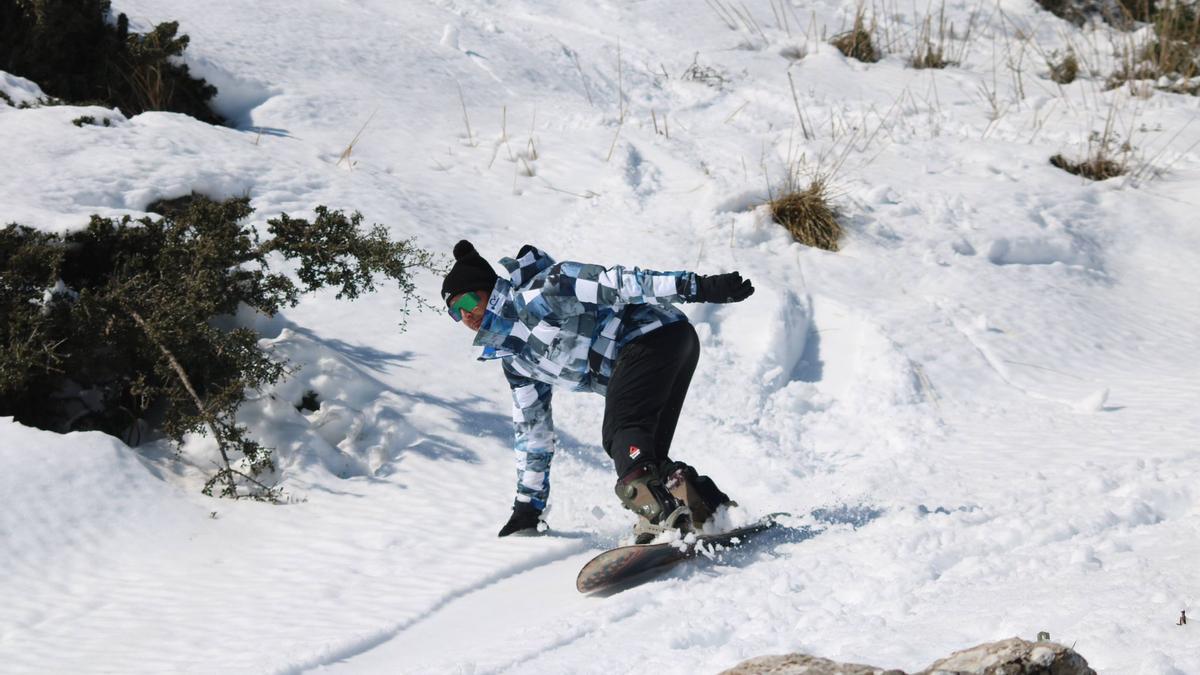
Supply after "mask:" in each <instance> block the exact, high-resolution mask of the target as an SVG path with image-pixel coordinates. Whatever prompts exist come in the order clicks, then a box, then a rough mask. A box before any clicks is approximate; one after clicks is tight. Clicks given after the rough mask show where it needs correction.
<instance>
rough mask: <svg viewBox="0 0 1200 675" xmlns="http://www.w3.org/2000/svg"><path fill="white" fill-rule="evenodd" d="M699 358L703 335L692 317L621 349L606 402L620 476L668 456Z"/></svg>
mask: <svg viewBox="0 0 1200 675" xmlns="http://www.w3.org/2000/svg"><path fill="white" fill-rule="evenodd" d="M699 359H700V338H698V337H696V329H695V328H693V327H692V324H690V323H688V322H687V321H679V322H677V323H672V324H668V325H666V326H663V327H662V328H659V329H657V330H654V331H651V332H649V333H647V334H645V335H643V336H641V337H639V338H637V339H636V340H634V341H633V342H630V343H629V344H627V345H625V346H624V347H623V348H622V349H621V352H620V353H619V354H617V363H616V365H615V366H614V367H613V374H612V378H611V379H610V380H609V383H608V393H607V394H606V395H605V401H604V427H603V440H604V451H605V452H607V453H608V456H609V457H612V458H613V461H614V462H615V463H616V469H617V477H618V478H619V477H621V476H624V475H625V474H627V473H629V472H630V471H631V470H633V469H635V468H637V467H640V466H642V465H644V464H648V463H649V464H655V465H657V464H659V463H661V462H663V461H665V460H666V459H667V453H668V451H670V449H671V438H672V437H673V436H674V435H675V425H676V423H677V422H679V411H680V410H682V409H683V399H684V397H686V396H687V390H688V385H689V384H691V381H692V373H693V372H695V370H696V362H697V361H698V360H699Z"/></svg>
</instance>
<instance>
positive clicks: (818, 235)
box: [769, 177, 842, 251]
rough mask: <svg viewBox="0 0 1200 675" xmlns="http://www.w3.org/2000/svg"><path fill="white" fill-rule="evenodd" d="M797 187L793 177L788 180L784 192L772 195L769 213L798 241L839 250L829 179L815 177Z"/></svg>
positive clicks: (837, 227) (840, 231) (837, 226)
mask: <svg viewBox="0 0 1200 675" xmlns="http://www.w3.org/2000/svg"><path fill="white" fill-rule="evenodd" d="M798 187H799V185H798V184H797V183H796V181H794V180H789V181H788V185H787V187H785V189H784V192H783V193H782V194H780V195H778V196H776V197H774V198H772V199H771V201H770V202H769V204H770V207H771V216H772V217H773V218H774V219H775V222H777V223H779V224H780V225H782V226H783V227H784V228H786V229H787V231H788V232H790V233H791V235H792V238H793V239H795V240H796V241H798V242H800V243H801V244H804V245H805V246H812V247H814V248H821V249H825V250H826V251H836V250H838V240H840V239H841V237H842V226H841V225H840V224H838V221H837V217H836V215H835V213H834V211H833V207H831V206H830V204H829V200H830V196H829V184H828V182H827V181H826V180H825V179H824V178H821V177H817V178H813V179H812V181H811V182H810V183H809V184H808V187H806V188H804V189H797V188H798Z"/></svg>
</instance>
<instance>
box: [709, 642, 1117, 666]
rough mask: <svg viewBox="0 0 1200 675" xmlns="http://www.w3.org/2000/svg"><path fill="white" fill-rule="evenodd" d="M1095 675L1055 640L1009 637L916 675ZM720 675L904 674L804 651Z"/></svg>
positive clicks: (966, 651) (763, 658)
mask: <svg viewBox="0 0 1200 675" xmlns="http://www.w3.org/2000/svg"><path fill="white" fill-rule="evenodd" d="M967 673H969V674H970V675H1095V673H1096V671H1094V670H1092V669H1091V668H1089V667H1088V664H1087V660H1086V659H1084V658H1083V657H1082V656H1080V655H1079V654H1077V653H1076V652H1075V651H1074V650H1072V649H1070V648H1069V647H1064V646H1062V645H1060V644H1058V643H1056V642H1028V641H1026V640H1022V639H1020V638H1009V639H1007V640H1001V641H1000V642H989V643H986V644H982V645H978V646H976V647H972V648H970V649H964V650H963V651H960V652H955V653H953V654H951V655H950V656H948V657H946V658H944V659H941V660H939V661H937V662H935V663H934V664H933V665H931V666H929V667H928V668H926V669H925V670H922V671H921V672H920V673H916V675H958V674H963V675H965V674H967ZM721 675H904V671H902V670H886V669H883V668H876V667H874V666H864V665H861V664H857V663H838V662H837V661H831V660H829V659H823V658H820V657H816V656H808V655H807V654H787V655H784V656H760V657H757V658H753V659H750V660H749V661H743V662H742V663H739V664H738V665H736V666H734V667H733V668H730V669H729V670H726V671H724V672H723V673H722V674H721Z"/></svg>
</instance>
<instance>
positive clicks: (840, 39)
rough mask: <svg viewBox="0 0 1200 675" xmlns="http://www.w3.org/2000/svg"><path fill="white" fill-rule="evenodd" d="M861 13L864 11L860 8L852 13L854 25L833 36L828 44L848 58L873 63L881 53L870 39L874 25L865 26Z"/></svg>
mask: <svg viewBox="0 0 1200 675" xmlns="http://www.w3.org/2000/svg"><path fill="white" fill-rule="evenodd" d="M863 14H864V12H863V10H862V9H861V8H860V9H859V10H858V12H856V13H855V14H854V27H853V28H852V29H850V30H848V31H846V32H845V33H840V34H838V35H835V36H833V39H832V40H830V41H829V44H831V45H833V46H834V47H837V48H838V51H840V52H841V53H843V54H845V55H846V56H847V57H848V58H851V59H857V60H859V61H862V62H863V63H875V62H877V61H879V59H880V58H881V55H880V53H879V49H878V48H876V47H875V43H874V42H872V41H871V33H872V32H873V31H874V26H872V27H871V28H869V29H868V28H867V27H866V22H865V21H864V16H863Z"/></svg>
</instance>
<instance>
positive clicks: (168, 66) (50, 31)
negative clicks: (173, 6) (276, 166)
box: [0, 0, 223, 124]
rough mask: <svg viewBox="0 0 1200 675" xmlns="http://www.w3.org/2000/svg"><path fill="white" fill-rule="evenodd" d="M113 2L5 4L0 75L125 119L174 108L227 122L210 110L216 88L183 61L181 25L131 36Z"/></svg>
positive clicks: (21, 0) (0, 5)
mask: <svg viewBox="0 0 1200 675" xmlns="http://www.w3.org/2000/svg"><path fill="white" fill-rule="evenodd" d="M110 17H111V11H110V2H109V0H7V1H6V2H0V70H3V71H6V72H9V73H13V74H15V75H20V76H21V77H24V78H27V79H29V80H32V81H34V82H36V83H37V84H38V86H40V87H41V88H42V91H44V92H46V93H47V94H49V95H50V96H52V97H56V98H60V99H63V100H65V101H67V102H70V103H74V104H95V105H103V106H106V107H116V108H120V109H121V112H123V113H124V114H125V115H127V116H128V115H136V114H138V113H141V112H145V111H147V110H168V111H172V112H180V113H184V114H187V115H191V116H192V117H195V118H196V119H199V120H203V121H205V122H210V123H213V124H220V123H222V122H223V120H222V119H221V117H220V116H219V115H217V114H216V113H214V112H213V111H212V109H210V108H209V106H208V102H209V100H210V99H212V97H213V96H215V95H216V93H217V89H216V87H214V86H212V85H210V84H208V83H207V82H205V81H204V79H203V78H199V79H198V78H194V77H192V76H191V74H190V73H189V72H188V67H187V66H186V65H184V64H182V63H178V62H177V59H175V60H173V58H172V57H179V56H181V55H182V54H183V51H184V50H185V49H187V45H188V36H187V35H181V34H179V24H178V23H176V22H174V21H171V22H165V23H160V24H158V25H157V26H155V27H154V29H153V30H151V31H150V32H149V33H145V34H137V33H130V32H129V20H128V19H127V18H126V16H125V15H124V14H119V15H117V17H116V19H115V20H113V21H112V23H110V22H109V19H110Z"/></svg>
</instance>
